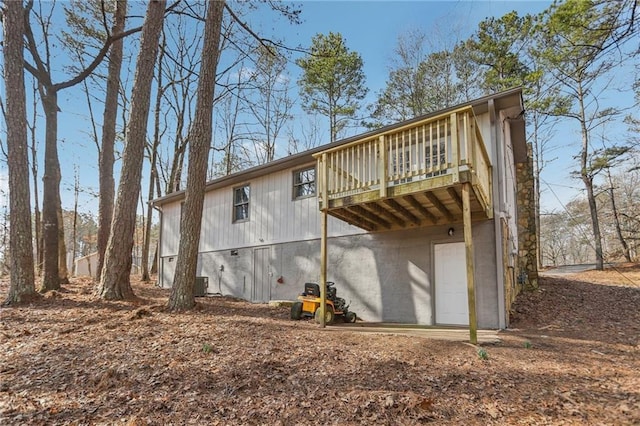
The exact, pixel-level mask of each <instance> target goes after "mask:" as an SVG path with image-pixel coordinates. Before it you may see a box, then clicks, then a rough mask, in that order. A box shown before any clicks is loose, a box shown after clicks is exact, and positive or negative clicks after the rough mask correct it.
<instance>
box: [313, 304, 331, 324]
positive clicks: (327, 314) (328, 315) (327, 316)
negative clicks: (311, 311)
mask: <svg viewBox="0 0 640 426" xmlns="http://www.w3.org/2000/svg"><path fill="white" fill-rule="evenodd" d="M314 318H315V320H316V322H317V323H318V324H320V320H321V318H320V308H318V309H316V313H315V315H314ZM334 318H335V314H334V313H333V308H332V307H331V306H329V305H327V309H326V311H325V313H324V323H325V324H331V323H333V320H334Z"/></svg>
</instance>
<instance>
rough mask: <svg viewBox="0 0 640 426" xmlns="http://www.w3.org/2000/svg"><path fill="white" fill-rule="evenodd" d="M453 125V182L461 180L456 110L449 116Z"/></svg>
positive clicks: (450, 123)
mask: <svg viewBox="0 0 640 426" xmlns="http://www.w3.org/2000/svg"><path fill="white" fill-rule="evenodd" d="M449 126H451V162H452V164H451V167H452V169H453V173H452V175H453V183H458V182H460V138H459V137H458V115H457V114H456V113H455V112H454V113H451V115H450V116H449Z"/></svg>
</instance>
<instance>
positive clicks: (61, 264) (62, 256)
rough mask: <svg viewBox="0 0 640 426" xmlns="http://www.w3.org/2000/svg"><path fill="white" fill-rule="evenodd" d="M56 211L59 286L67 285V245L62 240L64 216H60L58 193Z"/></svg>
mask: <svg viewBox="0 0 640 426" xmlns="http://www.w3.org/2000/svg"><path fill="white" fill-rule="evenodd" d="M56 203H57V204H58V206H57V211H58V276H59V277H60V284H69V267H68V265H67V244H66V242H65V240H64V215H63V214H62V202H61V200H60V192H59V191H58V196H57V197H56Z"/></svg>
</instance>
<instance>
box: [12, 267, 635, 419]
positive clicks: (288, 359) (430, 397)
mask: <svg viewBox="0 0 640 426" xmlns="http://www.w3.org/2000/svg"><path fill="white" fill-rule="evenodd" d="M619 270H620V271H621V272H622V273H623V274H624V276H623V275H621V274H620V273H618V272H616V271H606V272H597V271H589V272H585V273H581V274H576V275H572V276H569V277H566V278H558V277H542V278H541V280H540V284H541V285H540V289H539V291H535V292H531V293H526V294H523V295H521V296H520V297H519V298H518V301H517V303H516V304H515V305H514V306H513V310H512V314H511V327H510V328H509V329H508V330H505V331H502V332H500V333H499V334H498V336H499V338H500V341H499V342H498V343H494V344H490V345H486V344H485V345H484V346H483V347H482V348H478V347H475V346H473V345H470V344H468V343H465V342H454V341H443V340H433V339H427V338H423V337H416V336H408V335H393V334H378V333H362V332H357V331H353V330H352V329H348V328H342V329H340V330H337V331H336V330H335V329H336V328H337V327H330V328H334V330H332V331H331V332H328V331H323V330H321V329H319V328H318V326H317V325H316V324H314V323H313V322H312V321H291V320H289V310H288V308H285V307H270V306H268V305H260V304H250V303H246V302H243V301H240V300H235V299H231V298H221V297H219V298H213V297H210V298H198V299H197V309H195V310H194V311H192V312H188V313H181V314H175V313H169V312H166V311H165V309H164V306H165V305H166V301H167V298H168V295H169V293H168V291H167V290H162V289H159V288H157V287H155V286H154V285H153V284H145V283H140V282H134V283H133V286H134V290H135V293H136V294H137V296H138V300H137V301H136V302H105V301H101V300H98V299H96V298H95V297H94V296H93V295H92V290H93V288H92V284H91V282H90V281H87V280H81V279H77V280H74V281H73V282H72V283H71V284H69V285H66V286H64V290H62V291H60V292H52V293H49V294H46V295H45V296H44V297H42V298H41V299H40V300H38V301H37V302H35V303H33V304H30V305H28V306H21V307H9V308H2V309H0V424H3V425H17V424H29V425H45V424H46V425H52V424H75V425H79V424H86V425H99V424H116V423H118V424H126V425H163V424H176V425H177V424H180V425H181V424H207V425H216V424H220V425H267V424H268V425H299V424H302V425H313V424H348V425H349V424H376V425H413V424H423V423H430V424H467V425H475V424H478V425H480V424H481V425H490V424H510V425H517V424H523V425H533V424H536V425H547V424H554V425H560V424H561V425H572V424H575V425H584V424H607V425H609V424H610V425H624V424H629V425H631V424H640V267H639V266H638V265H626V266H620V267H619ZM6 291H7V283H6V281H4V282H3V283H2V284H1V285H0V294H1V295H3V296H4V295H5V294H6Z"/></svg>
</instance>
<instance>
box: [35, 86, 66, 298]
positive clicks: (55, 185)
mask: <svg viewBox="0 0 640 426" xmlns="http://www.w3.org/2000/svg"><path fill="white" fill-rule="evenodd" d="M41 87H42V86H41ZM40 96H41V97H42V106H43V109H44V114H45V123H46V124H45V148H44V175H43V176H42V182H43V185H42V193H43V197H42V228H43V232H42V239H43V244H42V245H43V247H42V249H43V257H44V265H43V266H44V267H43V274H42V286H41V289H40V290H41V291H49V290H59V289H60V275H59V259H60V253H59V244H60V240H59V235H58V228H59V227H60V226H62V224H60V223H59V222H58V204H59V202H58V199H59V198H60V162H59V161H58V143H57V140H56V139H57V134H58V94H57V93H56V91H55V90H52V89H51V87H50V86H49V87H42V89H41V90H40Z"/></svg>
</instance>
